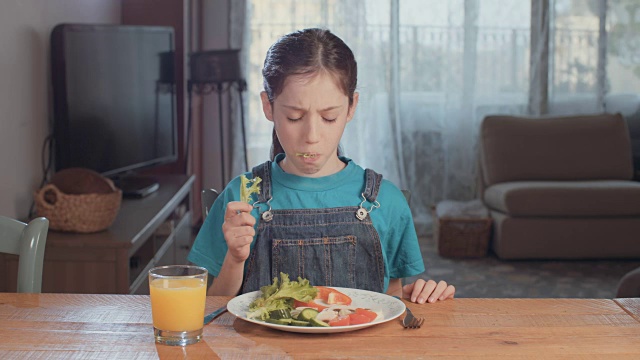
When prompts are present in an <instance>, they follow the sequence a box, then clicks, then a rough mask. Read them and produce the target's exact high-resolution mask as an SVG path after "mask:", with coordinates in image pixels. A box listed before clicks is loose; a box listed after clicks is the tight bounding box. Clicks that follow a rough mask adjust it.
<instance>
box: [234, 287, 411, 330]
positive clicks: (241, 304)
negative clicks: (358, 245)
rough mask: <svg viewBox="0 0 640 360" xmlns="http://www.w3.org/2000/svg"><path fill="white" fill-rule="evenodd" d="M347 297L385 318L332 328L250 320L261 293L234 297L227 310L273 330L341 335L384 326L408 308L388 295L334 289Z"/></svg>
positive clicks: (348, 289)
mask: <svg viewBox="0 0 640 360" xmlns="http://www.w3.org/2000/svg"><path fill="white" fill-rule="evenodd" d="M332 288H333V289H336V290H338V291H340V292H342V293H344V294H346V295H347V296H349V297H350V298H351V300H352V303H351V306H353V307H360V308H368V309H371V310H374V311H381V312H382V314H383V318H382V319H379V320H374V321H372V322H370V323H366V324H359V325H347V326H332V327H307V326H289V325H278V324H272V323H268V322H264V321H260V320H254V319H248V318H247V312H248V311H249V304H251V302H252V301H253V300H255V299H256V298H258V297H259V296H260V291H254V292H250V293H246V294H243V295H239V296H236V297H234V298H233V299H231V300H230V301H229V303H228V304H227V309H228V310H229V312H230V313H232V314H233V315H235V316H236V317H238V318H240V319H242V320H244V321H248V322H252V323H254V324H258V325H262V326H266V327H270V328H273V329H278V330H283V331H290V332H298V333H339V332H345V331H353V330H358V329H363V328H366V327H369V326H373V325H377V324H382V323H384V322H387V321H390V320H393V319H395V318H397V317H398V316H400V315H402V313H404V310H405V308H406V306H405V305H404V303H403V302H402V300H399V299H396V298H394V297H392V296H389V295H387V294H381V293H377V292H374V291H367V290H359V289H350V288H341V287H332Z"/></svg>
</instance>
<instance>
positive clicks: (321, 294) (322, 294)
mask: <svg viewBox="0 0 640 360" xmlns="http://www.w3.org/2000/svg"><path fill="white" fill-rule="evenodd" d="M314 288H316V289H318V295H316V299H322V300H324V301H325V302H326V301H327V299H328V298H329V294H330V293H332V292H335V291H336V290H335V289H332V288H330V287H326V286H314Z"/></svg>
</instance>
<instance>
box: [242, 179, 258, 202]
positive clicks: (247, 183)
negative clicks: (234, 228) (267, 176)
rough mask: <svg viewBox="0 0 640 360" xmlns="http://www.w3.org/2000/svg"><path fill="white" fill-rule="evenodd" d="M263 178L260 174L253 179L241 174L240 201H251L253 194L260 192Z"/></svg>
mask: <svg viewBox="0 0 640 360" xmlns="http://www.w3.org/2000/svg"><path fill="white" fill-rule="evenodd" d="M261 182H262V179H261V178H260V176H256V177H255V178H253V179H249V178H247V177H246V176H245V175H240V201H242V202H246V203H250V201H251V194H259V193H260V186H258V184H260V183H261Z"/></svg>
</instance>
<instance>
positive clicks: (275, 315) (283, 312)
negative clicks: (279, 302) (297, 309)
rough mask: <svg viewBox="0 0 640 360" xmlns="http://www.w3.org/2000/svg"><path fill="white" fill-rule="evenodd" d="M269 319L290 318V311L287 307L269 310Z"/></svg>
mask: <svg viewBox="0 0 640 360" xmlns="http://www.w3.org/2000/svg"><path fill="white" fill-rule="evenodd" d="M269 318H271V319H291V312H290V311H289V310H287V309H280V310H273V311H269Z"/></svg>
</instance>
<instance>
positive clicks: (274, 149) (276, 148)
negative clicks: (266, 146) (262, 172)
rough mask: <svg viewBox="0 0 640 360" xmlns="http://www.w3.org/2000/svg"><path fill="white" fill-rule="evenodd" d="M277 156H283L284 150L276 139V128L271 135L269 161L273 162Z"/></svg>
mask: <svg viewBox="0 0 640 360" xmlns="http://www.w3.org/2000/svg"><path fill="white" fill-rule="evenodd" d="M278 154H284V149H283V148H282V145H281V144H280V139H278V134H276V128H275V127H274V128H273V133H271V153H270V154H269V158H270V159H271V161H274V160H275V158H276V155H278Z"/></svg>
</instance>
